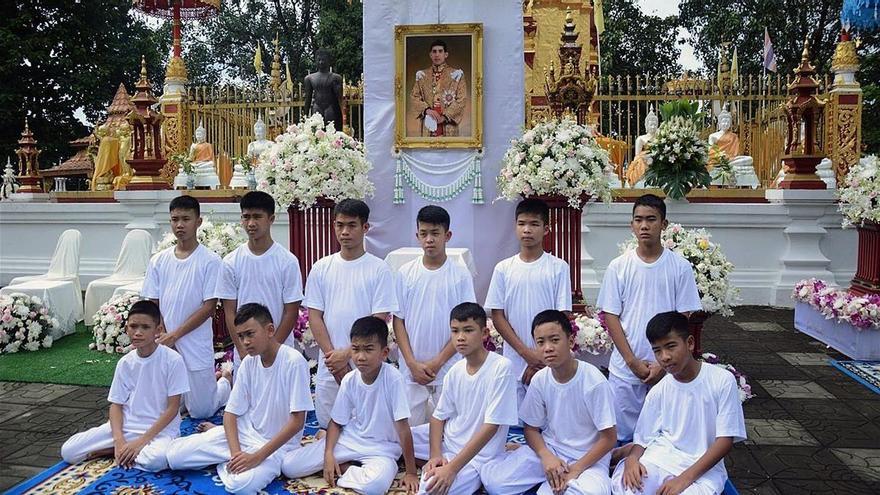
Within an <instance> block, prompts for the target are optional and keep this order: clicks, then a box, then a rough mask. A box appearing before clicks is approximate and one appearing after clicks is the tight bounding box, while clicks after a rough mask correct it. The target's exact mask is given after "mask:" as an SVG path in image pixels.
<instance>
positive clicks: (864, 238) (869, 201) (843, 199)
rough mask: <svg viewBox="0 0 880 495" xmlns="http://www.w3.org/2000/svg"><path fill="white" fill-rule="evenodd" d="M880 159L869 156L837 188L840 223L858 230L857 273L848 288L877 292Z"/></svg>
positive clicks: (879, 275) (879, 281) (879, 289)
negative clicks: (879, 168) (840, 214)
mask: <svg viewBox="0 0 880 495" xmlns="http://www.w3.org/2000/svg"><path fill="white" fill-rule="evenodd" d="M878 167H880V160H878V159H877V155H869V156H866V157H864V158H862V159H861V160H859V163H858V164H856V165H855V166H853V167H852V168H851V169H849V172H848V173H847V174H846V178H845V179H844V180H843V183H842V184H840V187H839V188H838V190H837V194H838V197H839V199H840V203H839V204H838V207H839V208H840V212H841V213H842V214H843V226H844V227H848V226H850V225H855V226H856V228H857V229H858V231H859V252H858V261H857V263H856V275H855V277H853V280H852V286H851V287H850V291H851V292H853V293H855V294H880V261H878V260H880V170H878Z"/></svg>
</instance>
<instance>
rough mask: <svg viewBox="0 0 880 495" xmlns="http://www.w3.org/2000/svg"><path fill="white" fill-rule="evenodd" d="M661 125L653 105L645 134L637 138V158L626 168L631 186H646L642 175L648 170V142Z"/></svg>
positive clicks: (646, 121) (646, 122)
mask: <svg viewBox="0 0 880 495" xmlns="http://www.w3.org/2000/svg"><path fill="white" fill-rule="evenodd" d="M659 127H660V120H659V119H658V118H657V114H655V113H654V106H653V105H651V107H650V109H649V111H648V115H646V116H645V134H642V135H641V136H639V137H637V138H636V146H635V148H636V149H635V151H636V155H635V158H633V160H632V161H631V162H630V164H629V166H628V167H627V168H626V182H627V184H629V187H645V183H644V181H643V180H642V177H643V176H644V175H645V171H647V170H648V165H649V162H648V144H649V143H650V142H651V140H652V139H654V136H656V135H657V129H658V128H659Z"/></svg>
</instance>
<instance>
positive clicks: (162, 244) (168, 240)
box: [156, 218, 247, 258]
mask: <svg viewBox="0 0 880 495" xmlns="http://www.w3.org/2000/svg"><path fill="white" fill-rule="evenodd" d="M196 238H198V240H199V244H202V245H203V246H205V247H206V248H208V249H210V250H211V251H214V252H215V253H217V255H218V256H220V257H221V258H223V257H224V256H226V255H227V254H229V253H231V252H232V251H234V250H235V248H237V247H238V246H240V245H242V244H243V243H245V242H246V241H247V234H246V233H245V231H244V228H242V226H241V224H239V223H233V222H214V221H211V220H210V218H206V219H205V220H204V221H203V222H202V225H201V226H200V227H199V230H198V231H197V232H196ZM176 244H177V238H176V237H174V234H172V233H171V232H168V233H166V234H165V235H164V236H163V237H162V240H160V241H159V244H158V246H156V249H157V250H159V251H162V250H163V249H167V248H169V247H171V246H174V245H176Z"/></svg>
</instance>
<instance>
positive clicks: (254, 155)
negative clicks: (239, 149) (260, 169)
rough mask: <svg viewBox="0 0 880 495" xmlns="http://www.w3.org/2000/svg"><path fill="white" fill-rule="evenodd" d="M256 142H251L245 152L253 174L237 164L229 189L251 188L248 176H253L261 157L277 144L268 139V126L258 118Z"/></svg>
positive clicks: (255, 125) (255, 133)
mask: <svg viewBox="0 0 880 495" xmlns="http://www.w3.org/2000/svg"><path fill="white" fill-rule="evenodd" d="M254 138H255V139H254V141H252V142H250V143H249V144H248V146H247V151H246V152H245V160H247V161H248V163H249V164H250V166H251V172H250V173H246V172H245V170H244V167H243V166H242V165H241V164H240V163H236V164H235V168H234V169H233V172H232V182H231V183H230V184H229V187H249V186H248V184H249V183H250V179H249V177H248V175H253V170H254V168H255V167H256V166H257V165H258V163H259V159H260V155H261V154H262V153H263V152H264V151H266V150H268V149H269V148H270V147H272V145H273V144H275V143H274V142H273V141H270V140H268V139H266V124H265V123H264V122H263V118H262V117H259V118H257V121H256V122H255V123H254Z"/></svg>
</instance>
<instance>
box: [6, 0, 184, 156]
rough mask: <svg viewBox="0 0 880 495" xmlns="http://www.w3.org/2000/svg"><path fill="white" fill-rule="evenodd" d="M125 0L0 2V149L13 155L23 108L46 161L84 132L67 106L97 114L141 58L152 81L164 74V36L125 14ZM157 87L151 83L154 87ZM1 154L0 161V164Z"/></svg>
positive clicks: (129, 82)
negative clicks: (162, 58)
mask: <svg viewBox="0 0 880 495" xmlns="http://www.w3.org/2000/svg"><path fill="white" fill-rule="evenodd" d="M130 5H131V1H130V0H100V1H99V0H90V1H83V2H74V1H70V0H15V1H13V2H4V6H3V7H2V8H0V14H2V15H0V53H3V57H0V152H2V155H5V156H11V157H12V158H13V161H15V156H14V150H15V148H17V144H16V141H18V139H19V137H20V136H21V131H22V128H23V126H24V118H25V116H26V115H27V116H28V119H29V124H30V128H31V130H32V131H33V132H34V134H35V138H36V139H37V141H38V144H37V146H38V147H39V148H40V149H41V150H42V151H43V153H42V154H41V155H40V159H39V162H40V165H41V166H42V167H44V168H45V167H50V166H53V165H55V164H57V162H58V159H59V158H61V159H66V158H68V157H69V156H70V155H71V150H70V148H69V146H68V142H69V141H71V140H73V139H76V138H79V137H82V136H84V135H86V134H88V133H89V132H90V131H91V129H89V128H88V127H86V126H85V125H83V124H82V123H81V122H80V121H79V120H78V119H77V118H76V117H74V112H75V111H76V110H77V109H80V108H81V109H82V112H83V113H84V114H85V117H86V118H87V119H89V120H90V121H91V122H95V121H96V120H98V119H99V118H102V117H103V111H104V109H105V108H106V106H107V105H108V104H109V103H110V100H111V99H112V98H113V95H114V94H115V92H116V88H117V86H119V83H120V82H123V83H125V86H126V88H128V90H129V91H130V92H131V91H132V90H133V89H134V83H135V81H137V79H138V76H139V72H140V61H141V56H143V57H145V58H146V61H147V68H148V71H149V74H150V76H151V79H152V80H153V82H154V83H155V82H157V80H158V78H159V77H158V76H159V75H160V74H164V70H163V69H162V67H163V65H162V61H161V60H160V59H161V56H160V53H164V52H165V51H167V48H168V46H169V44H170V41H168V37H167V36H166V35H165V33H163V32H161V31H154V30H151V29H149V28H148V27H147V25H146V23H145V22H144V20H143V19H139V18H136V17H133V16H130V15H129V7H130ZM157 89H158V87H157ZM5 161H6V160H5V159H4V160H3V162H4V163H5Z"/></svg>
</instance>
